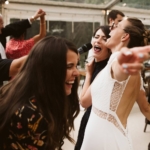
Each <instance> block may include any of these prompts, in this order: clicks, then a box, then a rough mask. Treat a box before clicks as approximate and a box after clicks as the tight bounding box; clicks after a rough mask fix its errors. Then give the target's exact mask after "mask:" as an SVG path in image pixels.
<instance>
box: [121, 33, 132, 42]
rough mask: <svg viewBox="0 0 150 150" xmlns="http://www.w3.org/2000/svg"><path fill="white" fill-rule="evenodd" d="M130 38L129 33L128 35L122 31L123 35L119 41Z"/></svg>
mask: <svg viewBox="0 0 150 150" xmlns="http://www.w3.org/2000/svg"><path fill="white" fill-rule="evenodd" d="M129 39H130V35H129V33H124V35H123V36H122V38H121V41H123V42H124V41H127V40H129Z"/></svg>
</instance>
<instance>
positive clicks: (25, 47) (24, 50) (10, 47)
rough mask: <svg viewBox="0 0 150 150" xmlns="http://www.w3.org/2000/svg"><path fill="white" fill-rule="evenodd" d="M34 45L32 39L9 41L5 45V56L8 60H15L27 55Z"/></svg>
mask: <svg viewBox="0 0 150 150" xmlns="http://www.w3.org/2000/svg"><path fill="white" fill-rule="evenodd" d="M33 45H34V39H33V38H31V39H29V40H16V39H11V40H10V41H9V42H7V44H6V55H7V58H9V59H16V58H20V57H22V56H25V55H27V54H28V53H29V51H30V50H31V48H32V47H33Z"/></svg>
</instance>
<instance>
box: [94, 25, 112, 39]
mask: <svg viewBox="0 0 150 150" xmlns="http://www.w3.org/2000/svg"><path fill="white" fill-rule="evenodd" d="M109 28H110V27H109V26H99V27H98V28H97V29H96V30H95V31H94V33H93V37H94V36H95V34H96V32H97V31H98V30H99V29H101V30H102V31H103V33H104V34H105V36H106V38H109V37H110V35H109V33H110V29H109Z"/></svg>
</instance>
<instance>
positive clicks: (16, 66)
mask: <svg viewBox="0 0 150 150" xmlns="http://www.w3.org/2000/svg"><path fill="white" fill-rule="evenodd" d="M26 59H27V56H23V57H20V58H18V59H14V60H13V61H12V63H11V65H10V69H9V76H10V77H13V76H15V75H16V74H17V73H18V71H19V70H20V68H21V66H22V65H23V63H24V62H25V61H26Z"/></svg>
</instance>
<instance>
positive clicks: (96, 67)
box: [74, 58, 109, 150]
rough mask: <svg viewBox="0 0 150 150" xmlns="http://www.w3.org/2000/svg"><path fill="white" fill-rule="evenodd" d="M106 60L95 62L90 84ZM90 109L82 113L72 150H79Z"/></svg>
mask: <svg viewBox="0 0 150 150" xmlns="http://www.w3.org/2000/svg"><path fill="white" fill-rule="evenodd" d="M108 60H109V58H107V59H105V60H103V61H100V62H95V64H94V71H93V74H92V78H91V83H92V82H93V80H94V79H95V77H96V76H97V74H98V73H99V72H100V71H101V70H102V69H103V68H104V67H105V66H106V64H107V62H108ZM91 108H92V106H90V107H88V108H87V110H86V112H85V113H84V115H83V117H82V120H81V124H80V128H79V132H78V137H77V142H76V145H75V148H74V150H80V149H81V146H82V142H83V138H84V132H85V128H86V125H87V122H88V120H89V116H90V113H91Z"/></svg>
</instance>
